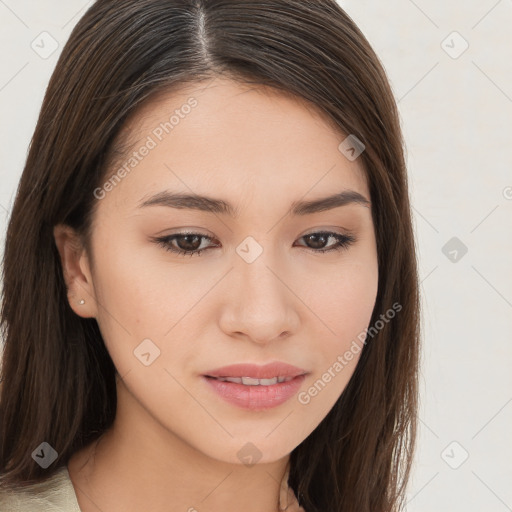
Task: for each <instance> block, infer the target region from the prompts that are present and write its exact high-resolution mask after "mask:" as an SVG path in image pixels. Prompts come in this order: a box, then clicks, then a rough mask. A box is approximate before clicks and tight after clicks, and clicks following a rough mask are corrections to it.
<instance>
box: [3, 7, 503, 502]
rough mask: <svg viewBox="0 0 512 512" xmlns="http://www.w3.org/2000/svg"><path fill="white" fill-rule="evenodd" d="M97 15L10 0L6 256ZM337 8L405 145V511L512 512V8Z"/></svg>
mask: <svg viewBox="0 0 512 512" xmlns="http://www.w3.org/2000/svg"><path fill="white" fill-rule="evenodd" d="M89 5H91V2H87V3H86V2H83V1H82V0H67V1H66V2H58V1H56V0H39V1H28V0H0V28H1V31H0V59H1V67H0V118H1V125H0V140H1V144H0V162H1V165H0V185H1V187H0V231H1V233H0V236H1V239H0V242H1V245H2V247H1V249H0V253H1V255H3V242H4V238H5V229H6V225H7V219H8V214H9V213H8V212H9V210H10V208H11V205H12V202H13V199H14V194H15V191H16V187H17V183H18V180H19V178H20V176H21V173H22V170H23V166H24V162H25V158H26V154H27V149H28V145H29V142H30V138H31V136H32V133H33V130H34V128H35V125H36V121H37V117H38V114H39V109H40V107H41V103H42V99H43V95H44V92H45V89H46V86H47V83H48V80H49V78H50V75H51V73H52V71H53V69H54V67H55V64H56V61H57V58H58V56H59V54H60V52H61V50H62V47H63V45H64V44H65V42H66V41H67V39H68V37H69V34H70V32H71V30H72V28H73V27H74V25H75V24H76V23H77V22H78V20H79V18H80V17H81V16H82V15H83V13H84V12H85V9H86V8H87V7H88V6H89ZM340 5H341V6H342V7H343V8H344V9H345V10H346V11H347V13H348V14H349V15H350V16H351V17H352V18H353V19H354V21H355V22H356V23H357V24H358V26H359V27H360V28H361V30H362V31H363V33H364V34H365V35H366V37H367V38H368V40H369V41H370V43H371V44H372V46H373V47H374V49H375V50H376V52H377V54H378V55H379V57H380V59H381V61H382V63H383V65H384V67H385V69H386V71H387V73H388V76H389V80H390V82H391V85H392V87H393V90H394V93H395V97H396V99H397V102H398V106H399V109H400V115H401V120H402V128H403V131H404V135H405V139H406V146H407V148H406V150H407V160H408V166H409V180H410V194H411V200H412V205H413V213H414V222H415V229H416V236H417V241H418V251H419V259H420V276H421V283H422V284H421V292H422V307H423V312H422V327H423V352H422V371H421V413H420V427H421V430H420V433H419V438H418V451H417V455H416V459H415V466H414V472H413V475H412V479H411V483H410V486H409V491H408V505H407V510H408V511H410V512H427V511H429V512H430V511H436V512H445V511H446V512H452V511H454V510H460V511H465V512H473V511H474V512H477V511H478V512H481V511H486V512H494V511H495V512H505V511H506V510H510V511H512V486H511V485H510V484H511V482H512V464H511V463H510V459H511V458H512V437H511V434H510V432H511V426H512V372H511V364H512V357H511V356H512V340H511V335H510V333H511V330H512V258H511V256H512V254H511V253H512V251H511V248H512V229H511V228H512V150H511V146H512V35H511V27H512V1H511V0H499V1H497V0H482V1H478V2H477V1H475V0H472V1H463V0H458V1H447V0H429V1H426V0H417V1H413V0H390V1H387V2H383V1H377V0H372V1H370V0H347V1H340ZM43 32H48V33H49V34H50V35H51V38H53V39H55V40H56V41H57V43H58V45H59V46H58V48H57V49H56V51H55V52H54V53H53V54H52V55H50V56H46V55H42V56H41V55H39V54H38V53H37V52H36V51H35V50H34V49H33V48H32V46H34V47H35V48H37V46H36V45H37V44H38V45H39V46H40V47H41V46H42V43H41V41H42V38H46V39H44V41H45V42H46V44H45V48H46V49H51V46H50V42H51V39H50V38H49V36H48V35H45V34H43V35H41V34H42V33H43ZM39 51H41V50H39ZM43 57H47V58H43ZM26 314H27V315H29V314H30V312H29V311H27V312H26Z"/></svg>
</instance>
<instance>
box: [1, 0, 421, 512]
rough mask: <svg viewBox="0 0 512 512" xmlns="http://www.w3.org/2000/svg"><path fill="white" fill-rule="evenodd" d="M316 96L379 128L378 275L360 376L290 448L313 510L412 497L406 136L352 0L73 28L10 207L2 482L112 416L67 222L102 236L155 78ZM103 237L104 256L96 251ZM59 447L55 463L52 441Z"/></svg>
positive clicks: (374, 505) (106, 19)
mask: <svg viewBox="0 0 512 512" xmlns="http://www.w3.org/2000/svg"><path fill="white" fill-rule="evenodd" d="M221 75H224V76H229V77H230V78H232V79H234V80H238V81H239V82H246V83H252V84H261V85H267V86H271V87H275V88H276V89H279V90H280V91H282V92H286V93H291V94H293V95H295V96H296V97H297V98H300V99H305V100H308V101H309V102H312V104H314V105H316V107H317V108H318V109H319V110H320V111H322V112H323V113H324V114H325V117H326V119H328V120H329V121H330V122H332V125H333V127H336V128H337V129H339V130H340V133H344V134H346V135H348V134H351V135H355V136H356V137H357V139H359V140H360V141H361V142H363V143H364V145H365V150H364V151H363V153H362V154H361V155H360V157H359V158H361V161H362V164H363V166H364V169H365V172H366V176H367V179H368V183H369V189H370V195H371V202H372V216H373V221H374V226H375V233H376V241H377V251H378V264H379V283H378V294H377V299H376V304H375V308H374V311H373V315H372V319H371V325H372V326H373V325H375V324H376V323H377V322H379V319H381V318H382V314H383V313H385V312H387V311H389V310H391V309H393V304H397V303H398V304H399V305H400V306H401V308H400V312H399V313H398V314H396V315H395V317H394V318H393V319H392V320H390V321H386V322H383V321H382V320H380V321H381V324H383V325H382V328H380V329H378V332H376V333H372V335H370V334H368V336H367V339H366V340H365V343H364V347H363V349H362V353H361V358H360V360H359V362H358V365H357V367H356V370H355V372H354V374H353V376H352V378H351V379H350V381H349V383H348V385H347V387H346V388H345V390H344V391H343V393H342V395H341V397H340V398H339V400H338V401H337V402H336V404H335V405H334V407H333V408H332V409H331V411H330V412H329V413H328V415H327V416H326V417H325V418H324V419H323V421H322V422H321V423H320V424H319V425H318V427H317V428H316V429H315V430H314V431H313V432H312V433H311V434H310V435H309V436H308V438H307V439H305V440H304V441H303V442H302V443H301V444H300V445H299V446H297V447H296V448H295V449H294V450H293V452H292V453H291V458H290V462H291V467H290V478H289V484H290V486H291V487H292V489H293V490H294V491H295V493H296V495H297V496H298V498H299V502H300V504H301V505H302V506H303V507H304V508H305V510H306V511H307V512H320V511H321V512H325V511H329V512H342V511H343V512H356V511H357V512H370V511H371V512H389V511H395V510H399V509H400V508H401V506H402V505H403V501H404V495H405V485H406V483H407V481H408V477H409V472H410V467H411V460H412V456H413V448H414V441H415V435H416V414H417V378H418V352H419V338H420V328H419V324H420V321H419V296H418V294H419V292H418V276H417V260H416V251H415V241H414V233H413V229H412V222H411V212H410V204H409V197H408V184H407V175H406V165H405V159H404V143H403V139H402V133H401V128H400V122H399V116H398V112H397V107H396V103H395V100H394V97H393V94H392V90H391V88H390V85H389V83H388V80H387V77H386V73H385V71H384V68H383V66H382V64H381V63H380V61H379V59H378V57H377V56H376V54H375V53H374V51H373V50H372V48H371V47H370V44H369V43H368V41H367V40H366V38H365V37H364V36H363V34H362V33H361V31H360V30H359V29H358V28H357V26H356V25H355V23H354V22H353V21H352V19H351V18H350V17H349V16H348V15H347V14H346V13H345V12H344V11H343V10H342V8H341V7H340V6H339V5H338V4H337V3H336V2H335V0H301V1H297V0H251V1H250V2H248V1H244V0H122V1H119V0H98V1H97V2H96V3H94V4H93V5H92V6H91V7H90V8H89V9H88V11H87V12H86V13H85V15H84V16H83V17H82V19H81V20H80V21H79V22H78V24H77V25H76V27H75V28H74V30H73V32H72V34H71V36H70V38H69V40H68V42H67V44H66V45H65V47H64V48H63V51H62V54H61V56H60V58H59V60H58V63H57V66H56V68H55V71H54V73H53V75H52V77H51V80H50V82H49V85H48V89H47V91H46V95H45V97H44V101H43V105H42V108H41V113H40V116H39V120H38V122H37V126H36V128H35V132H34V135H33V138H32V141H31V145H30V150H29V154H28V158H27V161H26V165H25V168H24V170H23V174H22V176H21V180H20V183H19V188H18V190H17V195H16V199H15V202H14V206H13V209H12V214H11V216H10V219H9V224H8V230H7V236H6V242H5V251H4V261H3V294H2V310H1V324H0V326H1V329H2V335H3V337H4V354H3V365H2V379H3V382H2V386H1V394H0V475H1V477H0V483H1V484H2V486H9V485H11V486H16V485H17V486H23V485H25V484H29V483H35V482H38V481H44V480H45V479H47V478H48V477H49V476H51V475H52V474H53V473H54V472H55V471H56V469H57V468H59V467H60V466H62V465H64V464H67V461H68V460H69V458H70V457H71V455H72V454H73V453H74V452H76V451H77V450H79V449H80V448H82V447H83V446H85V445H86V444H89V443H90V442H92V441H94V440H95V439H97V438H98V437H99V436H100V435H101V434H102V433H103V432H104V431H105V430H106V429H108V428H109V427H110V426H111V424H112V422H113V420H114V416H115V411H116V370H115V367H114V365H113V362H112V360H111V358H110V356H109V354H108V352H107V350H106V348H105V344H104V342H103V339H102V337H101V334H100V331H99V328H98V325H97V323H96V320H95V319H91V318H89V319H84V318H81V317H79V316H78V315H76V314H75V313H74V312H73V311H72V309H71V307H70V306H69V303H68V300H67V290H66V285H65V281H64V277H63V272H62V267H61V263H60V259H59V254H58V251H57V248H56V245H55V241H54V237H53V227H54V226H55V225H56V224H58V223H64V224H67V225H69V226H71V227H73V228H74V229H75V230H76V231H77V232H78V233H79V234H81V235H82V237H83V241H84V245H85V247H86V248H88V249H89V248H90V245H89V241H90V235H91V229H92V219H93V214H94V208H95V205H96V204H97V199H96V197H95V195H94V193H93V191H94V190H95V189H96V188H97V187H99V186H101V184H102V183H104V182H105V180H106V176H108V173H109V171H110V170H111V167H112V166H111V165H110V164H109V162H111V161H112V160H111V159H112V158H114V159H115V156H116V154H119V152H122V147H121V146H120V145H119V144H118V142H119V137H118V136H119V134H120V133H121V131H120V130H121V127H122V126H123V123H124V122H125V121H126V120H127V119H128V116H129V115H133V114H134V113H136V112H137V109H138V108H139V107H141V106H142V105H143V104H144V103H145V102H146V101H149V100H150V99H151V98H154V97H155V95H156V94H158V93H162V92H165V91H172V90H175V89H176V88H178V87H179V86H180V85H183V84H186V83H199V82H202V81H205V83H206V81H207V80H211V79H212V78H214V77H216V76H221ZM90 254H91V253H90V251H89V255H90ZM43 441H46V442H48V443H49V444H50V445H51V446H52V447H53V448H54V449H55V450H56V451H57V453H58V458H57V459H56V461H55V462H54V463H53V464H52V465H51V466H50V467H48V468H47V469H42V468H41V467H40V466H39V465H38V464H37V463H36V462H35V461H34V460H33V458H32V457H31V454H32V452H33V451H34V449H35V448H36V447H37V446H38V445H40V444H41V442H43Z"/></svg>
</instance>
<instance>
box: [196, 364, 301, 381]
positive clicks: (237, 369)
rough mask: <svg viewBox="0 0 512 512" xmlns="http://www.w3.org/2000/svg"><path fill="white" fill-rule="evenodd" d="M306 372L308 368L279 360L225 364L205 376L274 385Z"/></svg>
mask: <svg viewBox="0 0 512 512" xmlns="http://www.w3.org/2000/svg"><path fill="white" fill-rule="evenodd" d="M306 373H308V372H307V370H304V369H302V368H298V367H297V366H293V365H290V364H287V363H283V362H280V361H278V362H272V363H268V364H266V365H263V366H260V365H256V364H249V363H245V364H233V365H229V366H223V367H222V368H216V369H215V370H210V371H208V372H206V373H205V374H204V376H205V377H212V378H216V379H220V380H224V379H226V380H227V379H229V380H228V382H235V383H239V384H245V385H248V386H251V385H258V384H259V385H272V384H275V383H276V382H286V381H288V380H291V379H293V378H294V377H298V376H300V375H305V374H306ZM231 379H238V380H231ZM272 379H277V381H276V382H273V381H272ZM258 381H259V382H258Z"/></svg>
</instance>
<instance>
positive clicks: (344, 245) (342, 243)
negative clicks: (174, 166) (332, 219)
mask: <svg viewBox="0 0 512 512" xmlns="http://www.w3.org/2000/svg"><path fill="white" fill-rule="evenodd" d="M312 235H317V236H318V235H320V236H322V235H323V236H328V237H329V238H331V237H333V238H335V239H337V240H338V242H337V243H336V244H334V245H333V246H331V247H330V248H329V249H313V248H311V247H305V249H306V250H308V251H312V252H314V253H319V252H320V253H323V252H331V251H340V250H343V249H348V248H349V246H350V245H351V244H353V243H354V242H355V241H356V238H355V237H354V236H352V235H341V234H339V233H334V232H332V231H315V232H313V233H308V234H307V235H303V236H301V237H300V238H306V237H308V236H312ZM185 236H197V237H200V238H204V239H206V240H210V241H211V240H213V238H211V237H209V236H207V235H202V234H201V233H177V234H175V235H169V236H164V237H160V238H155V239H154V242H155V243H157V244H158V245H160V246H162V247H163V248H164V249H165V250H167V251H169V252H173V253H176V254H178V255H180V256H186V255H189V256H199V255H200V254H201V253H202V252H203V251H206V250H207V249H196V250H194V251H186V250H184V249H176V248H175V247H173V246H172V245H171V242H172V241H173V240H175V239H176V238H179V237H185ZM299 240H300V239H299ZM300 247H303V246H300Z"/></svg>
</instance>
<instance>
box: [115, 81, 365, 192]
mask: <svg viewBox="0 0 512 512" xmlns="http://www.w3.org/2000/svg"><path fill="white" fill-rule="evenodd" d="M120 135H121V137H120V140H124V141H125V142H126V143H127V144H126V146H125V148H128V150H127V151H125V152H124V154H121V155H120V157H119V158H118V159H117V161H116V162H115V165H112V166H111V168H110V169H109V173H108V175H107V177H108V176H110V175H112V174H113V173H115V172H116V171H118V170H119V169H120V168H121V167H122V166H124V167H125V170H126V171H127V172H124V173H122V174H123V175H125V177H123V179H122V180H121V181H120V182H119V184H118V185H116V186H115V187H113V188H114V190H112V192H109V195H110V196H111V197H114V196H117V197H118V198H119V197H121V196H125V197H133V198H137V199H139V198H141V197H142V196H144V195H147V194H148V193H156V192H159V191H162V190H164V189H171V190H173V191H176V190H178V191H181V192H187V193H189V192H193V193H210V194H211V193H214V194H215V195H217V196H226V195H229V194H231V197H234V198H235V199H238V197H237V195H239V194H247V195H251V196H252V195H254V194H264V196H263V197H268V196H269V194H271V195H272V196H274V197H277V196H280V197H282V198H283V199H285V196H286V197H288V196H289V197H290V202H291V201H293V200H294V199H297V198H298V197H301V196H303V195H304V194H306V193H308V191H309V190H310V191H311V192H310V194H312V196H314V195H315V194H316V195H318V194H322V193H326V192H328V193H332V192H333V191H340V190H342V189H343V188H350V189H352V190H356V191H359V192H360V193H362V194H364V195H366V196H367V197H368V192H367V191H368V189H367V186H366V174H365V172H364V169H363V167H362V164H361V160H360V159H356V160H355V161H350V160H348V159H347V158H346V157H345V156H344V154H342V153H341V152H340V151H339V149H338V146H339V145H340V143H341V142H342V141H343V140H344V139H345V138H346V135H345V134H343V133H342V132H341V131H340V130H338V129H336V128H335V126H334V124H333V122H332V121H331V120H330V119H328V118H327V116H326V115H325V114H323V113H321V112H320V111H319V110H318V109H317V108H316V106H315V105H313V104H311V103H310V102H307V101H306V100H303V99H301V98H298V97H296V96H292V95H291V94H286V93H284V92H282V91H277V90H275V89H272V88H269V87H264V86H260V85H248V84H242V83H240V82H235V81H232V80H229V79H226V78H219V77H217V78H215V79H212V80H210V81H207V82H203V83H196V84H188V85H186V86H184V87H181V88H180V89H178V90H175V91H166V92H162V93H159V95H158V96H157V97H155V98H153V99H152V100H151V101H149V102H148V103H147V104H146V105H144V106H143V107H142V108H141V109H139V110H138V111H137V112H136V113H135V114H134V115H132V116H131V118H130V119H129V120H128V122H127V123H126V124H125V126H124V127H123V130H122V131H121V134H120ZM144 147H146V148H149V149H144ZM139 150H140V151H139ZM134 152H136V153H138V155H137V156H135V155H134ZM141 153H144V155H143V156H142V155H141ZM265 194H266V195H265Z"/></svg>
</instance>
